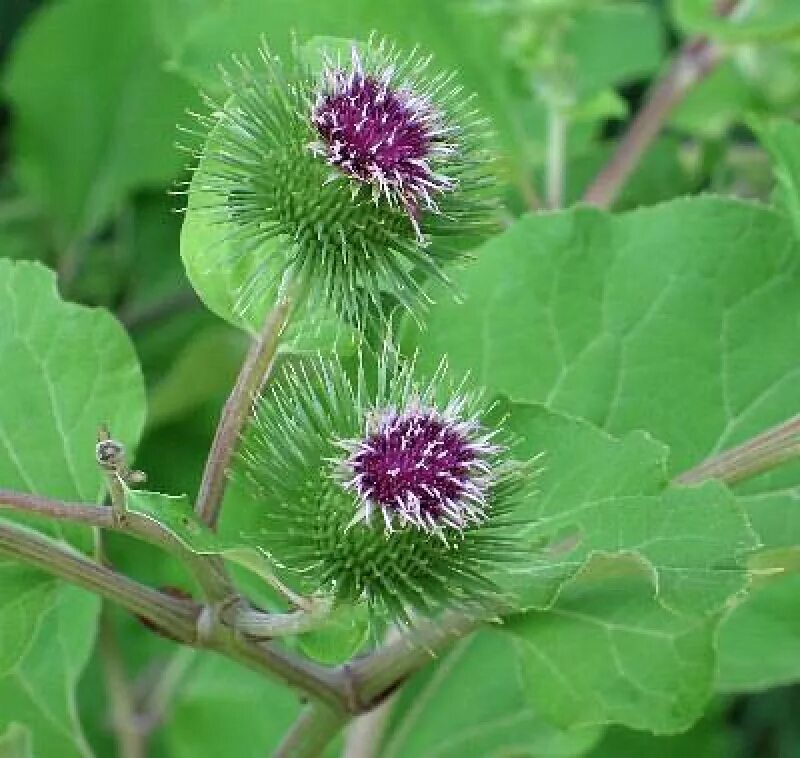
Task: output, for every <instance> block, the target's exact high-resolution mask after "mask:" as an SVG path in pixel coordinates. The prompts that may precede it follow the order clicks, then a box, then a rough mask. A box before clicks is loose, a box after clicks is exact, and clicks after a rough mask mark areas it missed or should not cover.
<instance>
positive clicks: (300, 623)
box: [233, 608, 330, 639]
mask: <svg viewBox="0 0 800 758" xmlns="http://www.w3.org/2000/svg"><path fill="white" fill-rule="evenodd" d="M329 612H330V608H324V609H320V610H319V611H317V612H316V613H315V612H313V611H311V612H309V611H305V610H300V611H291V612H289V613H262V612H261V611H255V610H252V609H249V608H242V609H239V610H237V612H236V616H235V618H234V620H233V626H234V627H235V628H236V629H238V630H239V631H240V632H241V633H242V634H246V635H247V636H248V637H252V638H254V639H272V638H274V637H286V636H287V635H292V634H303V633H304V632H309V631H311V630H312V629H316V628H317V627H319V626H320V624H321V623H322V622H323V621H324V620H325V617H326V616H327V615H328V613H329Z"/></svg>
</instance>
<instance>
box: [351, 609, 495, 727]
mask: <svg viewBox="0 0 800 758" xmlns="http://www.w3.org/2000/svg"><path fill="white" fill-rule="evenodd" d="M489 620H491V617H489V616H475V615H470V614H466V613H460V612H457V611H447V612H446V613H444V614H442V615H441V616H440V617H438V618H436V619H433V620H430V621H427V620H426V621H423V622H421V623H420V624H419V626H417V627H416V628H415V629H414V632H413V634H411V635H406V636H401V637H398V638H397V639H394V640H392V641H391V642H389V643H387V644H386V645H384V646H383V647H381V648H379V649H378V650H376V651H375V652H374V653H372V654H371V655H368V656H367V657H365V658H361V659H359V660H356V661H354V662H353V663H350V664H348V665H347V671H348V673H349V675H350V677H351V681H352V682H353V687H354V689H355V691H356V693H357V699H358V705H359V708H360V710H362V711H366V710H369V709H370V708H372V707H374V706H376V705H378V704H379V703H381V702H382V701H383V700H384V699H385V698H386V697H387V696H389V695H391V693H392V692H393V691H394V690H395V689H396V688H397V686H398V685H399V684H401V683H402V682H403V681H404V680H405V679H406V678H407V677H408V676H410V675H411V674H413V673H415V672H416V671H418V670H419V669H421V668H422V667H423V666H425V665H426V664H428V663H429V662H430V661H431V660H432V659H433V658H434V657H435V656H436V654H437V653H438V652H440V651H442V650H444V649H445V648H447V647H448V646H449V645H450V644H451V643H453V642H455V641H456V640H458V639H460V638H461V637H463V636H464V635H466V634H469V633H470V632H472V631H474V630H475V629H477V628H478V627H479V626H481V625H482V624H484V623H486V622H487V621H489Z"/></svg>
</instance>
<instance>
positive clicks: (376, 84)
mask: <svg viewBox="0 0 800 758" xmlns="http://www.w3.org/2000/svg"><path fill="white" fill-rule="evenodd" d="M393 76H394V71H393V69H392V68H387V69H384V70H383V72H382V73H381V75H380V78H377V77H376V75H374V74H368V73H366V72H365V71H364V65H363V63H362V61H361V58H360V56H359V53H358V50H357V49H356V48H353V51H352V61H351V64H350V68H349V70H347V69H345V68H342V67H341V66H340V65H333V64H329V66H328V68H327V69H326V71H325V73H324V79H323V81H324V86H322V87H321V88H320V90H319V92H318V94H317V100H316V103H315V105H314V110H313V117H312V118H313V122H314V125H315V126H316V128H317V131H318V132H319V134H320V141H319V142H317V143H316V144H315V145H314V149H315V150H316V151H317V152H318V153H319V154H320V155H323V156H324V157H325V159H326V160H327V161H328V163H330V164H331V165H332V166H334V167H335V168H337V169H339V170H340V171H341V172H342V173H343V174H345V175H346V176H350V177H353V178H354V179H356V180H358V181H361V182H364V183H366V184H368V185H371V186H372V191H373V199H374V200H375V201H376V202H377V201H379V200H380V198H381V196H383V197H385V198H386V200H387V201H388V202H389V204H390V205H393V204H395V203H398V204H400V205H401V206H402V207H403V208H405V210H406V211H407V213H408V215H409V218H410V219H411V222H412V224H414V227H415V229H416V230H417V234H418V235H420V236H421V230H420V228H419V226H418V225H417V218H418V217H419V216H420V213H421V210H422V209H423V208H425V209H427V210H430V211H433V212H438V210H439V208H438V206H437V204H436V198H437V196H439V195H441V194H442V193H444V192H452V191H454V190H455V189H456V188H457V186H458V183H457V181H456V180H455V179H454V178H451V177H448V176H446V175H444V174H441V173H439V174H437V173H435V169H434V166H435V165H436V164H437V163H441V164H442V165H443V167H445V166H446V165H447V161H448V159H450V158H452V157H453V156H454V155H456V153H457V150H458V146H457V144H456V143H455V142H451V138H453V137H455V135H456V130H455V129H454V128H450V127H448V126H447V123H446V120H445V117H444V115H443V114H442V113H441V112H440V111H439V110H438V109H437V108H436V106H435V105H434V104H433V103H432V102H431V100H430V98H428V97H426V96H424V95H418V94H416V93H415V92H414V91H413V90H411V89H409V88H408V87H403V86H401V87H396V86H394V85H393V81H392V80H393Z"/></svg>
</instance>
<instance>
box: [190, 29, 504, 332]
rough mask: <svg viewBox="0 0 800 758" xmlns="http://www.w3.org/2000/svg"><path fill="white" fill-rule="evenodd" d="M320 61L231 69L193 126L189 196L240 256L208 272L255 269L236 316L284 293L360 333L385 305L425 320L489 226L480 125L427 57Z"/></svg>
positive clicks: (394, 54)
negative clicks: (196, 148)
mask: <svg viewBox="0 0 800 758" xmlns="http://www.w3.org/2000/svg"><path fill="white" fill-rule="evenodd" d="M315 51H316V48H313V49H310V48H300V47H299V46H295V48H294V51H293V53H292V55H291V56H290V57H289V59H287V60H279V59H278V58H276V57H275V56H273V55H271V54H270V53H269V52H268V51H267V50H266V49H261V50H260V52H259V56H258V59H257V60H256V61H255V62H251V61H246V60H239V61H237V63H236V65H235V67H234V68H233V70H231V71H229V72H228V73H227V74H226V76H225V85H226V89H227V93H226V95H225V96H224V97H223V98H222V100H221V101H219V102H216V101H209V104H210V114H209V115H207V116H199V117H198V118H199V119H200V122H201V123H202V125H203V126H204V129H205V131H206V132H207V133H208V140H207V142H206V144H205V146H204V147H203V149H202V151H201V153H200V155H199V159H200V160H199V169H198V172H197V174H196V176H195V179H194V182H193V184H192V192H194V193H202V194H203V196H204V198H206V199H205V200H204V202H203V203H202V204H201V207H200V208H198V209H197V212H199V213H204V214H207V215H208V220H209V222H210V223H214V224H221V225H224V227H225V229H226V235H225V242H226V243H227V247H228V248H229V249H230V250H232V251H233V252H232V253H229V254H227V255H222V254H220V255H219V256H214V255H213V254H212V256H211V258H212V260H213V261H214V264H213V265H214V267H215V268H216V267H220V268H225V267H236V266H237V265H239V264H240V261H241V260H242V258H243V257H249V256H255V258H256V260H257V263H256V264H255V265H254V266H253V267H252V268H251V271H252V273H251V275H250V276H249V277H247V278H246V281H244V282H242V283H241V287H240V291H239V293H238V298H237V308H239V309H241V310H242V311H246V310H247V309H248V308H249V307H251V306H252V304H253V302H256V301H258V300H259V299H260V297H261V295H263V293H264V292H265V291H274V290H276V289H278V287H279V285H280V284H281V283H284V284H285V283H286V282H291V283H292V288H293V291H294V293H295V294H296V295H297V296H299V298H308V300H309V301H310V302H309V305H310V309H311V310H314V309H315V308H316V307H321V308H326V309H329V310H333V311H335V312H336V313H338V314H339V315H340V316H341V317H343V318H344V319H345V320H346V321H347V322H349V323H351V324H355V325H356V326H357V327H361V326H363V325H364V323H365V319H366V315H367V313H368V312H371V313H372V314H373V315H374V314H377V315H380V314H385V313H386V311H387V303H388V304H389V307H391V304H392V303H399V304H401V305H402V306H404V307H405V308H406V309H409V310H412V311H418V310H419V306H420V305H421V304H422V303H423V302H424V290H423V288H422V282H423V281H424V280H425V279H426V278H429V277H436V278H439V279H442V278H445V273H444V271H443V267H444V266H445V264H447V263H449V262H451V261H454V260H457V259H459V258H461V257H463V255H464V253H465V250H466V249H468V248H469V247H470V246H471V244H474V242H475V239H476V237H479V236H480V235H482V234H484V233H485V232H486V231H487V229H489V228H491V226H492V207H493V202H492V193H491V191H490V186H491V181H490V178H489V170H488V169H489V153H488V152H487V149H486V123H485V121H484V120H483V119H482V118H481V117H480V116H479V114H478V113H477V111H476V110H475V108H474V107H473V103H472V99H471V98H470V97H469V96H468V95H466V94H465V93H464V92H463V91H462V89H461V87H460V86H458V85H457V84H456V83H455V82H454V76H453V75H451V74H444V73H433V72H432V71H431V65H430V59H429V58H425V57H422V56H420V55H418V54H417V53H411V54H401V53H400V52H398V51H397V50H395V49H394V48H393V47H392V46H390V45H388V44H387V43H386V42H383V41H381V42H376V41H374V40H373V41H370V42H369V43H368V44H366V45H363V46H356V45H353V46H352V47H351V49H350V51H349V53H345V54H342V53H341V52H339V53H335V52H333V51H330V52H326V51H324V50H323V51H322V53H321V56H320V55H319V54H317V53H316V52H315ZM320 58H321V61H322V62H321V63H319V62H317V63H316V64H313V63H312V62H310V61H311V60H312V59H316V60H317V61H319V60H320ZM212 252H213V251H212Z"/></svg>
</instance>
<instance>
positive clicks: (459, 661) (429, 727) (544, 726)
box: [380, 631, 602, 758]
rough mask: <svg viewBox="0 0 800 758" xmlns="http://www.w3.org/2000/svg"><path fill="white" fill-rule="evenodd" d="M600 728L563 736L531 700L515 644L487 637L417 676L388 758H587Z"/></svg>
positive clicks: (399, 704)
mask: <svg viewBox="0 0 800 758" xmlns="http://www.w3.org/2000/svg"><path fill="white" fill-rule="evenodd" d="M601 734H602V731H601V730H600V729H598V728H595V727H589V728H585V729H583V728H581V729H574V730H562V729H559V728H557V727H555V726H553V724H551V723H549V722H548V721H547V720H545V719H544V718H542V715H541V713H540V712H539V711H538V710H537V709H536V708H534V707H533V706H532V705H531V704H530V703H529V702H528V700H527V698H526V695H525V691H524V685H523V681H522V679H521V677H520V671H519V661H518V657H517V655H516V653H515V650H514V646H513V645H512V644H511V640H510V639H509V638H508V637H507V636H505V635H502V634H499V633H496V632H489V631H482V632H479V633H477V634H473V635H472V636H470V637H468V638H467V639H465V640H462V641H461V642H459V643H458V644H457V645H455V646H454V647H453V648H452V650H450V652H448V653H447V654H446V655H445V656H443V657H442V658H441V659H440V660H438V661H437V662H436V665H435V666H433V665H431V666H428V667H426V668H425V669H424V670H423V671H421V672H420V673H419V674H417V675H416V676H415V677H414V678H413V679H412V680H411V681H410V682H409V683H408V684H407V685H406V686H405V687H404V688H403V689H402V691H401V692H400V694H399V696H398V698H397V700H396V701H395V703H394V705H393V706H392V716H391V723H390V727H389V729H388V730H387V734H386V737H385V741H384V743H383V745H382V747H381V750H380V755H381V756H383V757H384V758H404V757H405V756H407V757H408V758H416V756H423V755H424V756H429V755H430V756H433V755H435V756H437V758H461V756H465V755H476V756H477V755H481V756H493V757H495V758H497V757H499V756H501V755H511V754H513V755H517V754H520V755H521V754H524V755H526V756H533V757H534V758H558V757H559V756H564V757H566V756H571V755H580V754H581V753H583V752H585V751H586V750H587V749H588V748H590V747H591V746H592V745H593V744H594V743H595V742H596V741H597V740H598V738H599V737H600V736H601Z"/></svg>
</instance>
